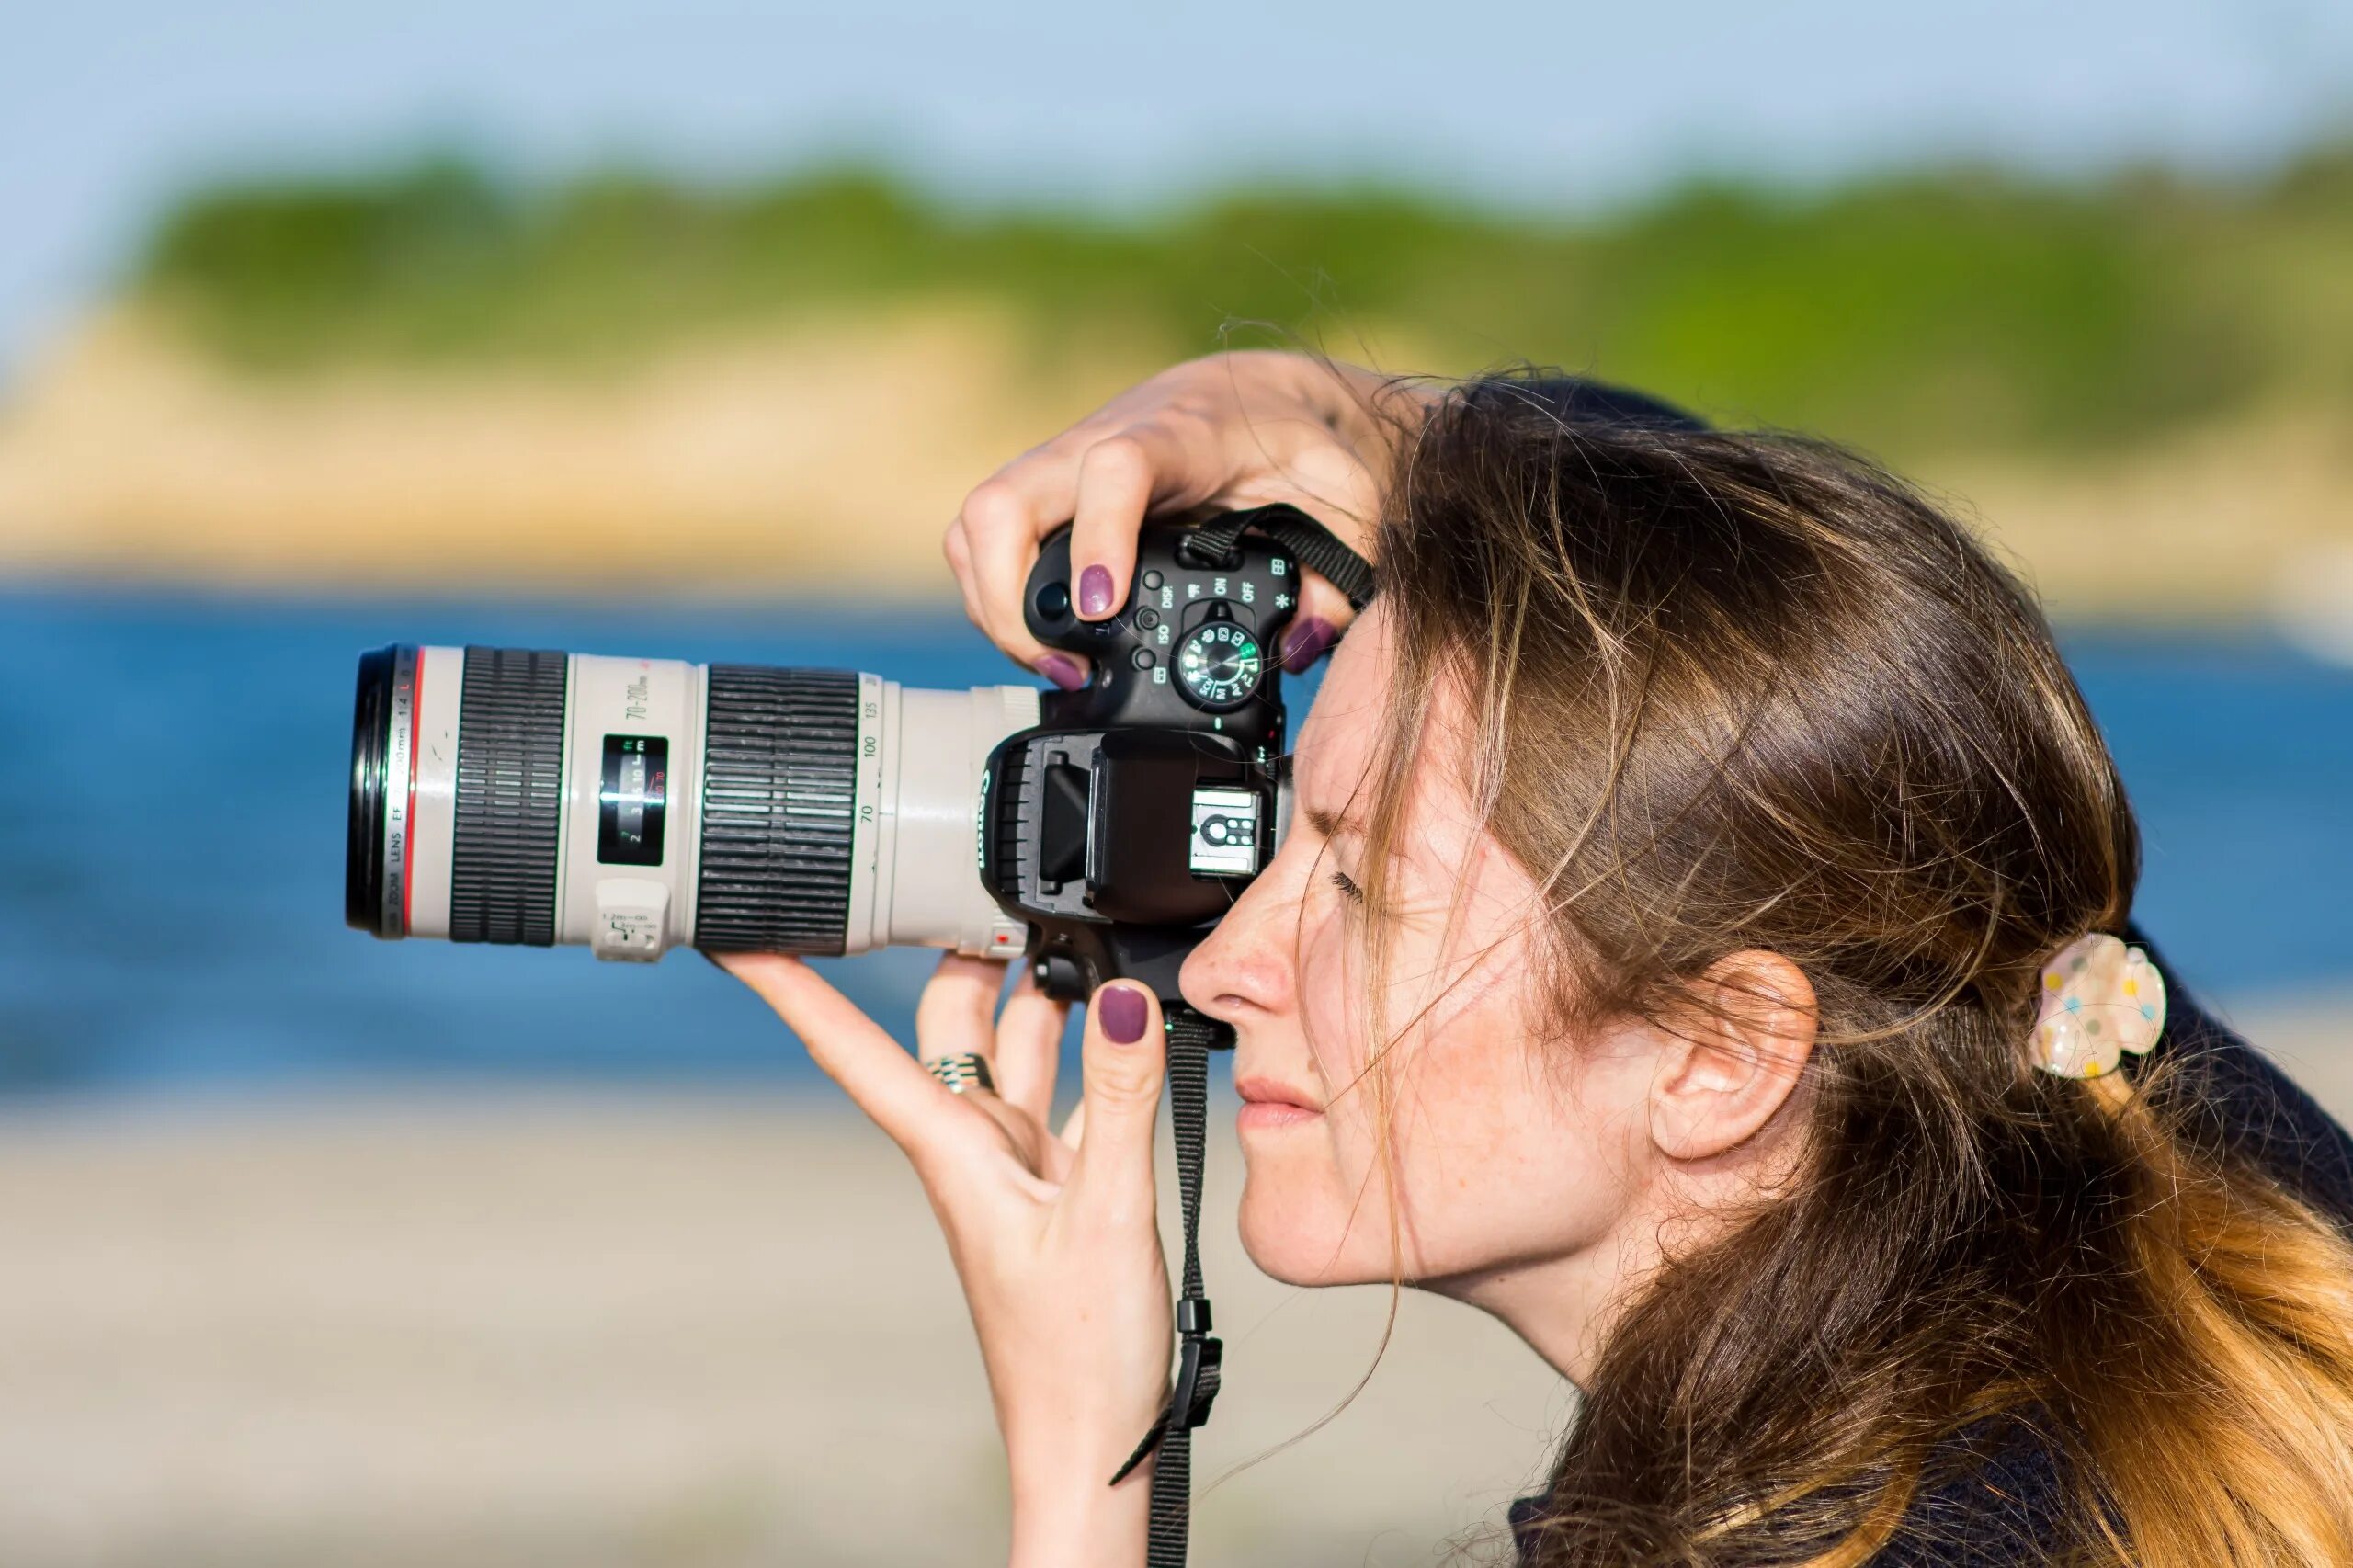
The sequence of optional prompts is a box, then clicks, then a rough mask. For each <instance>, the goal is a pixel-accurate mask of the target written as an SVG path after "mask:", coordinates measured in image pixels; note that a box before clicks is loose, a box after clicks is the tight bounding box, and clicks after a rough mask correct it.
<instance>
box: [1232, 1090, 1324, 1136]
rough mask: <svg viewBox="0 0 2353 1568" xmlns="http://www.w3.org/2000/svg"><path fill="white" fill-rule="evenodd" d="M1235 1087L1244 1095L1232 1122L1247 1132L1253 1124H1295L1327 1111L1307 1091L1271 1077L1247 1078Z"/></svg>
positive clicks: (1275, 1125)
mask: <svg viewBox="0 0 2353 1568" xmlns="http://www.w3.org/2000/svg"><path fill="white" fill-rule="evenodd" d="M1233 1087H1234V1092H1235V1093H1237V1094H1239V1095H1240V1096H1242V1109H1241V1111H1240V1112H1239V1113H1237V1114H1236V1115H1235V1117H1234V1119H1233V1125H1234V1126H1235V1127H1236V1128H1237V1129H1239V1130H1241V1131H1245V1132H1246V1131H1250V1130H1251V1129H1253V1128H1267V1127H1295V1126H1297V1125H1299V1124H1300V1123H1301V1122H1302V1121H1313V1120H1314V1119H1316V1118H1318V1117H1320V1116H1322V1115H1323V1114H1324V1113H1323V1111H1321V1110H1320V1109H1318V1108H1316V1107H1315V1106H1314V1105H1313V1103H1312V1102H1311V1101H1310V1100H1309V1099H1308V1097H1307V1096H1306V1095H1305V1094H1303V1093H1302V1092H1301V1091H1300V1090H1298V1089H1294V1088H1292V1087H1290V1085H1287V1084H1279V1083H1277V1082H1275V1080H1273V1079H1272V1078H1244V1079H1242V1080H1241V1081H1240V1082H1238V1083H1236V1084H1235V1085H1233Z"/></svg>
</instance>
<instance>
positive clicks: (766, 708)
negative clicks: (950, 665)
mask: <svg viewBox="0 0 2353 1568" xmlns="http://www.w3.org/2000/svg"><path fill="white" fill-rule="evenodd" d="M857 793H858V676H857V673H856V672H854V671H850V670H807V669H767V668H763V667H760V666H757V665H711V666H710V722H709V725H708V727H707V731H706V735H705V739H704V742H703V787H702V868H701V871H700V874H699V877H698V878H697V881H696V890H695V945H696V946H697V947H699V948H706V949H710V950H712V951H715V952H783V953H839V952H840V951H841V950H842V948H843V944H844V940H845V937H846V936H847V931H848V927H849V884H850V835H851V832H852V820H851V818H852V812H854V810H855V809H856V806H857Z"/></svg>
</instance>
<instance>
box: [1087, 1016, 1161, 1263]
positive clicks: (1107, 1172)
mask: <svg viewBox="0 0 2353 1568" xmlns="http://www.w3.org/2000/svg"><path fill="white" fill-rule="evenodd" d="M1167 1060H1168V1054H1167V1049H1166V1046H1165V1043H1164V1039H1163V1036H1162V1034H1161V1027H1160V1002H1159V999H1158V998H1156V997H1155V996H1154V995H1153V994H1152V993H1151V992H1150V991H1149V990H1147V989H1145V988H1144V987H1143V986H1141V985H1138V984H1136V983H1134V982H1133V981H1127V980H1117V981H1113V982H1112V983H1110V984H1108V985H1106V986H1104V987H1103V988H1102V989H1101V990H1099V991H1097V992H1096V994H1095V999H1094V1001H1093V1003H1092V1004H1091V1005H1090V1006H1088V1007H1087V1009H1086V1046H1085V1054H1084V1057H1083V1061H1084V1062H1085V1066H1086V1142H1085V1144H1084V1145H1083V1147H1082V1152H1081V1153H1080V1155H1079V1160H1078V1164H1077V1165H1076V1166H1074V1168H1073V1171H1072V1176H1071V1181H1070V1190H1071V1191H1072V1193H1073V1195H1074V1196H1073V1199H1072V1201H1074V1202H1075V1203H1079V1204H1081V1205H1084V1206H1087V1207H1090V1208H1092V1209H1094V1210H1095V1211H1096V1212H1097V1213H1098V1214H1101V1213H1107V1212H1109V1211H1111V1210H1117V1211H1118V1212H1119V1213H1120V1216H1121V1217H1122V1218H1133V1217H1134V1214H1133V1210H1132V1209H1131V1205H1133V1204H1134V1203H1135V1202H1136V1201H1137V1199H1139V1197H1141V1199H1142V1211H1143V1212H1144V1213H1146V1214H1149V1213H1150V1212H1151V1203H1152V1192H1153V1171H1152V1140H1153V1129H1154V1124H1155V1121H1156V1119H1157V1116H1158V1113H1159V1109H1160V1085H1161V1080H1162V1079H1163V1078H1164V1077H1165V1075H1166V1072H1167Z"/></svg>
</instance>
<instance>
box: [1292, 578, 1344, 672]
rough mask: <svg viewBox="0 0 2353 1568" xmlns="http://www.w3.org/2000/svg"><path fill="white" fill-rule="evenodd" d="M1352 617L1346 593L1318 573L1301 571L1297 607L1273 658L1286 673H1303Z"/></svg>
mask: <svg viewBox="0 0 2353 1568" xmlns="http://www.w3.org/2000/svg"><path fill="white" fill-rule="evenodd" d="M1355 619H1356V610H1355V609H1354V608H1352V607H1351V606H1350V605H1349V603H1348V596H1347V595H1346V594H1344V593H1342V592H1340V590H1339V589H1338V588H1336V587H1335V586H1333V585H1332V584H1331V582H1330V581H1329V580H1328V579H1326V578H1325V577H1324V576H1323V575H1322V574H1320V573H1314V572H1309V571H1305V570H1302V572H1301V573H1300V590H1299V608H1298V609H1297V611H1295V612H1294V613H1293V615H1292V617H1291V621H1290V625H1288V626H1286V627H1284V628H1283V634H1282V640H1281V642H1279V644H1278V645H1277V647H1276V650H1275V657H1276V659H1277V661H1278V662H1279V663H1280V664H1281V665H1282V667H1283V668H1284V670H1285V671H1287V672H1288V673H1290V674H1291V675H1295V676H1296V675H1305V674H1306V673H1307V672H1308V671H1309V670H1310V669H1311V668H1313V666H1314V664H1315V661H1316V660H1318V659H1320V658H1322V657H1323V656H1324V654H1326V653H1330V652H1331V651H1332V649H1333V647H1334V646H1335V645H1336V644H1337V643H1338V642H1339V641H1340V633H1341V632H1343V631H1347V629H1348V624H1349V622H1351V621H1353V620H1355Z"/></svg>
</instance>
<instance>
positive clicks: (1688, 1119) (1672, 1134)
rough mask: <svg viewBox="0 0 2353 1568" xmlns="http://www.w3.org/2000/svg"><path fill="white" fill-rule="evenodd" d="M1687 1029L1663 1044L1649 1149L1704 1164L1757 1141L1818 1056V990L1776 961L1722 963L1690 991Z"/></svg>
mask: <svg viewBox="0 0 2353 1568" xmlns="http://www.w3.org/2000/svg"><path fill="white" fill-rule="evenodd" d="M1691 1001H1692V1004H1693V1006H1692V1007H1691V1009H1690V1012H1689V1015H1688V1021H1687V1022H1683V1023H1679V1024H1678V1025H1677V1028H1676V1030H1675V1032H1674V1033H1672V1034H1670V1035H1668V1036H1666V1038H1665V1041H1664V1042H1663V1046H1662V1049H1661V1051H1660V1058H1659V1071H1658V1074H1657V1076H1656V1077H1655V1078H1654V1079H1653V1080H1652V1083H1651V1095H1650V1130H1651V1142H1653V1143H1654V1144H1655V1145H1657V1147H1658V1150H1659V1152H1660V1153H1663V1154H1665V1155H1666V1156H1667V1157H1668V1158H1669V1159H1674V1160H1704V1159H1708V1158H1711V1157H1712V1156H1714V1155H1717V1154H1721V1153H1724V1152H1725V1151H1727V1150H1729V1149H1733V1148H1736V1147H1738V1146H1739V1145H1740V1144H1741V1143H1743V1142H1746V1141H1747V1140H1748V1139H1750V1138H1752V1137H1754V1136H1755V1135H1756V1131H1757V1130H1758V1129H1759V1128H1762V1127H1763V1126H1764V1125H1765V1124H1766V1123H1767V1122H1768V1121H1770V1120H1771V1119H1772V1118H1773V1113H1774V1112H1775V1111H1777V1110H1779V1109H1780V1108H1781V1106H1782V1105H1783V1103H1784V1102H1786V1101H1787V1100H1788V1099H1789V1097H1790V1090H1792V1089H1793V1088H1795V1087H1796V1086H1797V1082H1798V1077H1799V1074H1802V1073H1803V1072H1804V1070H1805V1064H1806V1062H1807V1060H1808V1058H1810V1057H1811V1056H1812V1055H1813V1038H1814V1028H1815V1025H1816V1021H1817V1020H1816V1014H1815V1004H1814V995H1813V983H1811V982H1810V981H1808V980H1807V979H1806V977H1805V971H1803V970H1802V969H1800V968H1798V966H1797V965H1795V964H1793V963H1791V962H1790V960H1788V959H1785V958H1783V957H1782V956H1781V955H1780V954H1779V953H1772V952H1765V951H1762V950H1758V949H1749V950H1745V951H1743V952H1737V953H1733V954H1731V955H1730V956H1728V957H1725V958H1722V959H1719V960H1716V962H1715V963H1713V964H1712V965H1711V966H1709V969H1708V972H1707V973H1705V974H1703V975H1701V976H1700V977H1699V980H1698V981H1696V982H1695V983H1693V984H1692V986H1691Z"/></svg>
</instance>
